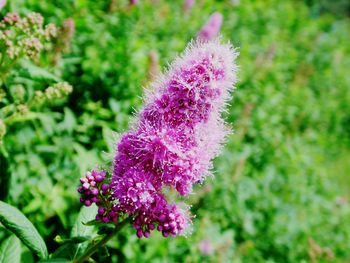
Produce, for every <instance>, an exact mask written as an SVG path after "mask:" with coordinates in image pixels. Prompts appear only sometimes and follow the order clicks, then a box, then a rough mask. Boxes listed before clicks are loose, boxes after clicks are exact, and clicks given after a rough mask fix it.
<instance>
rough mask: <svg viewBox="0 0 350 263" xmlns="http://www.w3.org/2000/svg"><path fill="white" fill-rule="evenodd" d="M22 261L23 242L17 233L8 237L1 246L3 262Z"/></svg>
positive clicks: (0, 259) (13, 262) (1, 259)
mask: <svg viewBox="0 0 350 263" xmlns="http://www.w3.org/2000/svg"><path fill="white" fill-rule="evenodd" d="M20 261H21V244H20V242H19V240H18V238H17V237H16V236H15V235H11V236H10V237H9V238H7V239H6V240H5V241H4V242H3V243H2V244H1V247H0V262H1V263H19V262H20Z"/></svg>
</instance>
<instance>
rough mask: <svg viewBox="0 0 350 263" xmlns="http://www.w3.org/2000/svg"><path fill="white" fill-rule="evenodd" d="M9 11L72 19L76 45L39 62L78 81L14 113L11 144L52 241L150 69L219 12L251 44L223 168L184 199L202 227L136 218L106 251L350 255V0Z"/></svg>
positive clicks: (162, 258) (143, 255) (242, 45)
mask: <svg viewBox="0 0 350 263" xmlns="http://www.w3.org/2000/svg"><path fill="white" fill-rule="evenodd" d="M8 11H14V12H18V13H19V14H22V15H25V14H28V13H29V12H30V11H35V12H39V13H41V14H42V15H43V16H44V18H45V23H49V22H53V23H55V24H57V25H62V24H63V23H64V21H65V20H66V19H73V21H74V27H75V30H74V35H73V37H72V39H71V40H70V43H69V49H68V50H66V51H65V52H64V54H62V55H61V56H60V57H59V59H58V60H57V61H56V62H55V63H54V64H52V63H49V62H48V61H47V60H45V57H44V58H42V59H41V60H40V61H37V62H36V63H37V64H38V65H40V66H42V67H46V68H47V69H48V70H49V71H50V72H52V73H54V74H56V75H57V76H59V77H60V78H61V79H63V80H65V81H67V82H69V83H70V84H71V85H72V86H73V93H72V94H71V95H70V96H69V97H68V99H67V100H65V101H63V102H61V103H59V104H58V105H51V106H49V107H46V108H45V109H43V110H42V111H41V112H42V113H43V114H40V116H39V117H38V118H36V119H33V120H28V121H23V122H16V123H14V124H13V125H11V126H9V127H7V133H6V135H5V137H4V139H3V146H4V147H5V148H6V149H7V152H8V156H7V157H6V158H5V157H4V156H2V158H1V180H2V181H1V184H0V188H1V190H0V191H1V198H2V200H5V201H7V202H8V203H10V204H12V205H14V206H16V207H18V208H19V209H20V210H21V211H22V212H23V213H24V214H25V215H26V216H28V218H29V219H30V220H31V221H32V222H33V223H34V225H35V226H36V227H37V228H38V230H39V232H40V233H41V234H42V235H43V236H44V238H45V241H46V242H47V243H48V247H49V250H50V252H52V251H54V250H55V249H56V248H57V247H58V244H57V243H56V242H55V241H54V238H55V236H56V235H60V236H62V237H65V236H69V233H70V229H71V226H72V225H73V223H74V221H75V219H76V217H77V214H78V212H79V210H80V208H81V204H80V203H79V195H78V193H77V192H76V187H77V186H78V184H79V178H80V177H81V176H83V175H84V173H85V172H86V171H87V170H89V169H91V168H94V167H96V166H97V165H100V164H107V163H108V162H109V160H110V156H109V154H108V153H110V152H112V151H113V150H114V149H113V148H114V146H113V133H114V132H118V133H120V132H123V131H126V130H127V128H128V123H129V121H130V118H131V117H132V115H133V113H134V112H135V111H137V109H139V108H140V107H141V102H142V99H141V95H142V93H143V89H144V88H143V87H146V86H147V85H148V83H149V82H150V81H151V80H152V74H151V73H154V72H157V71H158V70H161V71H162V70H164V69H165V67H166V65H167V63H168V62H171V61H172V60H173V59H174V58H175V57H176V56H177V55H178V54H179V53H180V52H181V51H182V50H183V49H184V48H185V47H186V45H187V43H188V42H189V41H190V40H191V39H192V38H194V37H196V35H197V32H198V31H199V30H200V28H201V27H202V25H203V24H204V23H205V22H206V21H207V20H208V18H209V16H210V15H211V14H212V13H213V12H220V13H222V15H223V24H222V29H221V34H222V38H223V39H224V40H225V41H228V40H229V41H231V42H232V44H233V45H234V46H235V47H237V48H238V50H239V52H240V56H239V58H238V61H237V63H238V64H239V67H240V69H239V81H238V84H237V90H236V91H235V92H234V94H233V98H232V100H231V103H230V105H229V109H228V111H227V113H226V114H225V117H226V119H227V122H228V123H229V124H230V125H231V126H232V127H233V130H234V133H232V134H231V135H230V136H229V137H228V138H227V144H226V146H225V148H224V151H223V153H222V155H221V156H220V157H219V158H217V159H216V160H215V169H214V174H215V176H214V177H213V178H209V179H208V180H207V181H206V182H205V184H204V185H201V186H198V187H196V189H195V192H196V194H194V195H191V196H190V197H189V198H188V199H189V200H187V201H186V202H188V203H191V204H192V209H191V211H192V213H193V214H196V217H195V218H194V219H193V231H192V234H191V235H189V236H188V237H177V238H167V239H165V238H163V237H162V236H161V235H160V234H159V233H156V232H154V233H153V234H152V236H151V238H149V239H138V238H137V237H136V235H135V234H134V231H133V230H132V228H131V227H130V228H126V229H124V230H123V231H122V232H121V233H120V234H119V235H118V237H117V238H115V239H114V240H113V241H112V242H110V243H109V244H110V249H109V253H110V257H108V258H107V259H104V260H103V261H101V262H350V204H349V197H350V188H349V187H350V180H349V175H350V71H349V69H350V20H349V14H350V2H349V1H346V0H337V1H335V0H333V1H332V0H319V1H317V0H285V1H281V0H240V1H239V0H232V1H228V0H222V1H210V0H197V1H195V4H194V5H193V7H192V8H191V9H190V10H189V11H188V12H187V13H184V10H183V1H164V0H153V1H151V0H147V1H146V0H145V1H143V0H140V1H139V3H138V4H137V5H134V6H130V5H129V2H128V1H116V0H109V1H107V0H105V1H101V0H99V1H97V0H95V1H88V0H65V1H52V0H51V1H50V0H46V1H42V0H10V1H8V3H7V5H6V6H5V8H4V9H3V10H1V16H3V15H5V14H6V12H8ZM19 67H20V66H19ZM19 70H20V68H19V69H18V71H17V72H19ZM28 83H29V82H28ZM40 85H43V84H42V82H41V84H40ZM28 86H30V89H40V88H43V86H38V85H36V84H35V83H34V84H33V83H32V82H30V83H29V84H28ZM209 132H210V131H209ZM6 236H8V232H7V231H5V230H4V229H3V228H0V242H1V240H3V239H4V238H5V237H6ZM23 253H24V255H23V256H22V261H23V262H26V263H27V262H33V261H34V260H35V259H34V258H33V257H32V255H31V254H30V253H29V252H28V251H27V252H26V251H25V252H23Z"/></svg>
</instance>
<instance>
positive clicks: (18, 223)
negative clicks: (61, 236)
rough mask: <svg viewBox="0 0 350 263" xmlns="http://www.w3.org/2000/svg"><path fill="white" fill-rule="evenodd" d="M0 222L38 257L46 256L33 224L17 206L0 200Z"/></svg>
mask: <svg viewBox="0 0 350 263" xmlns="http://www.w3.org/2000/svg"><path fill="white" fill-rule="evenodd" d="M0 222H1V223H2V224H3V225H4V226H5V227H6V228H7V229H9V230H10V231H12V232H13V233H14V234H15V235H16V236H17V237H18V238H19V239H20V240H21V241H22V242H23V244H24V245H26V246H27V247H28V248H29V249H30V250H32V251H33V252H34V253H35V254H37V255H38V256H39V257H40V258H47V257H48V252H47V248H46V245H45V242H44V240H43V239H42V237H41V236H40V234H39V233H38V231H37V230H36V228H35V227H34V225H33V224H32V223H31V222H30V221H29V220H28V218H27V217H26V216H25V215H23V214H22V212H20V211H19V210H18V209H17V208H15V207H13V206H11V205H8V204H6V203H4V202H2V201H0Z"/></svg>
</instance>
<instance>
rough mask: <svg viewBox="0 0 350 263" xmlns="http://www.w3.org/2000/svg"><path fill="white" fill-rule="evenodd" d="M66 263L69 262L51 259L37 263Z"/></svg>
mask: <svg viewBox="0 0 350 263" xmlns="http://www.w3.org/2000/svg"><path fill="white" fill-rule="evenodd" d="M67 262H70V261H69V260H67V259H65V258H51V259H45V260H40V261H39V262H38V263H67Z"/></svg>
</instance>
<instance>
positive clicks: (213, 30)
mask: <svg viewBox="0 0 350 263" xmlns="http://www.w3.org/2000/svg"><path fill="white" fill-rule="evenodd" d="M222 20H223V17H222V14H220V13H219V12H215V13H214V14H212V15H211V16H210V18H209V20H208V22H207V23H206V24H205V25H204V26H203V27H202V29H201V30H200V31H199V33H198V38H199V39H200V40H202V41H209V40H211V39H213V38H215V37H216V36H217V35H218V34H219V32H220V29H221V24H222Z"/></svg>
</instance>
